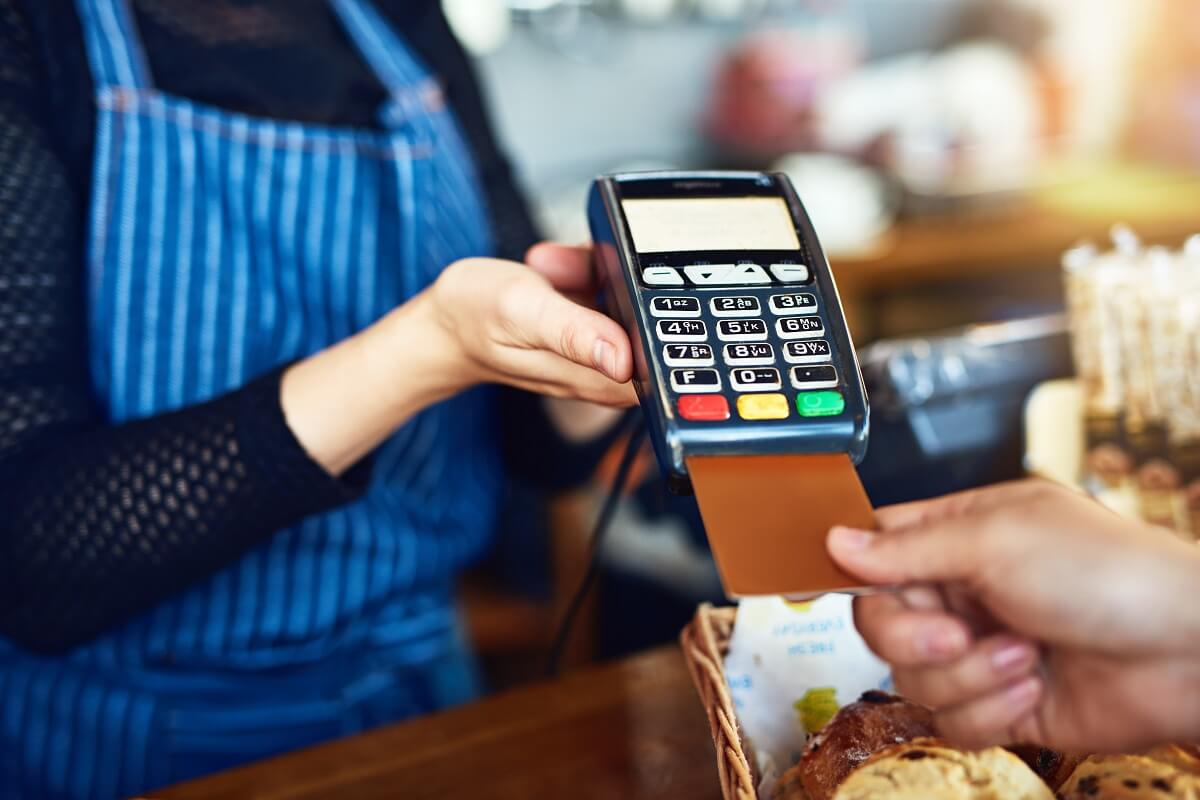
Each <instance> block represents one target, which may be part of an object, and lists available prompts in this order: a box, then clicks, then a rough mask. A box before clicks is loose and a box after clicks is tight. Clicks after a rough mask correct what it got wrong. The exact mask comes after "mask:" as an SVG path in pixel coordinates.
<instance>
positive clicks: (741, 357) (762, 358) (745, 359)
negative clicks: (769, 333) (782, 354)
mask: <svg viewBox="0 0 1200 800" xmlns="http://www.w3.org/2000/svg"><path fill="white" fill-rule="evenodd" d="M724 356H725V363H726V364H728V365H729V366H731V367H767V366H770V365H771V364H774V363H775V348H774V347H771V345H769V344H767V343H766V342H750V343H748V344H727V345H725V352H724Z"/></svg>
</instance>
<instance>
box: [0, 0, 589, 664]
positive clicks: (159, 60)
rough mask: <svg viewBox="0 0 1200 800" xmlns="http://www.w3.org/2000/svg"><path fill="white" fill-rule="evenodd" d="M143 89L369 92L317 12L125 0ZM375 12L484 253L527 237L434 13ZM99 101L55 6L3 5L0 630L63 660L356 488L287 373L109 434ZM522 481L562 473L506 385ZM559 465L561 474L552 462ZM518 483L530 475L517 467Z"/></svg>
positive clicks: (318, 0) (426, 7)
mask: <svg viewBox="0 0 1200 800" xmlns="http://www.w3.org/2000/svg"><path fill="white" fill-rule="evenodd" d="M132 5H133V10H134V20H135V23H136V26H137V28H138V30H139V33H140V36H141V38H142V41H143V42H144V45H145V48H146V51H147V56H148V60H149V64H150V70H151V73H152V74H153V75H154V79H155V82H156V85H157V86H158V87H159V88H160V89H162V90H163V91H166V92H169V93H172V94H175V95H181V96H184V97H188V98H191V99H193V100H196V101H199V102H204V103H208V104H211V105H215V106H220V107H223V108H226V109H230V110H233V111H238V112H242V113H247V114H254V115H258V116H263V117H272V118H278V119H290V120H299V121H305V122H313V123H324V124H336V125H348V126H360V127H373V126H375V125H376V124H377V123H376V110H377V108H378V107H379V106H380V105H381V104H382V103H383V101H384V99H385V92H384V89H383V88H382V87H381V86H380V85H379V84H378V83H377V81H376V79H375V77H374V75H373V73H372V72H371V71H370V70H369V69H368V68H367V66H366V65H365V64H364V63H362V62H361V60H360V58H359V55H358V53H357V51H356V50H355V49H354V48H353V47H352V46H351V45H350V42H349V41H348V39H347V38H346V35H345V33H344V32H343V30H342V28H341V27H340V24H339V22H338V21H337V18H336V16H335V15H334V13H333V12H332V10H331V9H330V8H329V7H328V5H327V3H326V0H204V2H196V0H132ZM378 6H379V7H380V9H381V10H382V11H383V12H384V13H385V14H386V15H387V16H388V17H389V18H390V21H391V22H392V23H393V24H394V25H395V26H396V28H397V30H398V31H400V32H401V34H402V35H403V36H404V37H405V38H406V39H407V41H408V42H409V43H410V45H412V46H413V47H414V48H415V49H416V50H417V51H418V52H419V54H420V55H421V56H422V57H423V58H424V60H425V61H426V62H427V63H428V64H429V65H430V66H431V68H432V69H433V71H434V72H435V73H437V74H438V75H439V77H440V79H441V80H442V82H443V84H444V88H445V90H446V95H447V97H448V99H449V101H450V103H451V106H452V108H453V109H454V111H455V112H456V115H457V117H458V119H459V120H460V122H461V124H462V127H463V129H464V132H465V134H466V137H467V140H468V142H469V143H470V145H471V148H472V150H473V153H474V156H475V158H476V160H477V163H478V169H479V174H480V176H481V180H482V182H483V184H484V188H485V193H486V197H487V200H488V204H489V208H490V211H491V215H492V218H493V223H494V227H495V231H496V238H497V240H498V242H499V249H500V254H501V255H504V256H507V257H517V258H519V257H520V254H521V253H523V251H524V250H525V248H526V247H527V246H528V245H529V244H531V243H532V242H533V241H534V240H535V231H534V226H533V224H532V223H531V221H530V217H529V214H528V213H527V209H526V206H525V204H524V202H523V200H522V198H521V196H520V194H519V193H518V191H517V189H516V187H515V185H514V182H513V179H512V175H511V170H510V168H509V165H508V163H507V161H506V160H505V158H504V157H503V155H502V154H501V152H500V150H499V148H498V147H497V144H496V141H495V138H494V137H493V134H492V131H491V129H490V127H489V125H488V122H487V120H486V118H485V112H484V107H483V103H482V100H481V98H480V94H479V90H478V87H477V84H476V81H475V79H474V77H473V75H472V72H471V67H470V64H469V62H468V60H467V58H466V57H465V55H464V53H463V52H462V50H461V49H460V47H459V46H458V44H457V42H456V41H455V39H454V37H453V35H452V34H451V32H450V30H449V29H448V27H447V25H446V23H445V20H444V19H443V18H442V16H441V14H440V11H439V10H438V4H437V3H436V2H414V1H413V0H379V2H378ZM94 124H95V104H94V99H93V87H92V80H91V76H90V73H89V70H88V67H87V61H86V58H85V52H84V43H83V39H82V33H81V30H80V25H79V21H78V18H77V16H76V13H75V10H74V5H73V3H72V2H71V0H0V635H3V636H5V637H7V638H9V639H10V640H11V641H14V642H16V643H18V644H20V645H22V646H25V647H28V648H31V649H35V650H59V649H64V648H69V647H71V646H73V645H75V644H77V643H80V642H83V641H86V640H87V639H89V638H90V637H91V636H94V635H95V634H97V633H99V632H101V631H103V630H104V629H106V628H108V627H110V626H113V625H115V624H117V623H119V622H122V621H124V620H125V619H128V618H129V617H131V616H133V615H135V614H137V613H139V612H141V611H144V610H146V609H148V608H150V607H152V606H153V605H154V604H156V603H158V602H160V601H162V600H163V599H165V598H166V597H168V596H169V595H171V594H172V593H174V592H177V591H179V590H180V589H181V588H183V587H184V586H186V585H187V584H189V583H191V582H193V581H195V580H197V579H199V578H201V577H203V576H205V575H207V574H209V573H211V572H213V571H215V570H217V569H218V568H220V567H222V566H224V565H225V564H227V563H229V562H230V561H232V560H234V559H236V558H237V557H238V556H240V555H241V554H243V553H245V552H246V551H247V550H249V549H250V548H251V547H253V546H254V545H256V544H258V543H259V542H261V541H262V540H263V539H264V538H265V537H267V536H269V535H270V534H271V533H272V532H274V531H276V530H278V529H280V528H283V527H286V526H288V525H290V524H292V523H294V522H296V521H298V520H300V519H301V518H302V517H305V516H307V515H309V514H313V513H316V512H319V511H322V510H325V509H328V508H331V507H333V506H336V505H337V504H340V503H344V502H347V501H349V500H351V499H353V498H354V497H356V496H357V495H358V493H359V492H361V490H362V489H363V487H364V485H365V477H366V474H367V473H368V472H369V464H365V465H361V466H360V467H356V468H355V469H353V470H351V472H350V473H348V474H347V475H346V476H343V477H342V478H340V479H339V478H334V477H331V476H330V475H329V474H328V473H326V472H325V471H324V470H323V469H322V468H321V467H320V466H319V465H318V464H317V463H315V462H314V461H312V459H311V458H310V457H309V456H308V455H307V454H306V453H305V451H304V449H303V448H302V446H301V445H300V443H299V442H298V441H297V440H296V438H295V436H294V435H293V434H292V432H291V430H290V429H289V428H288V426H287V424H286V422H285V420H284V415H283V411H282V408H281V405H280V399H279V380H280V375H281V374H282V370H277V371H275V372H273V373H271V374H267V375H263V376H261V377H259V378H257V379H255V380H254V381H252V382H250V383H249V384H248V385H246V386H245V387H243V388H241V389H239V390H236V391H233V392H231V393H229V394H226V395H223V396H220V397H217V398H215V399H213V400H211V401H209V402H206V403H203V404H200V405H197V406H192V407H187V408H183V409H180V410H177V411H174V412H172V413H168V414H163V415H160V416H155V417H151V418H147V419H142V420H138V421H134V422H129V423H126V424H121V425H113V424H111V423H110V422H109V421H108V420H107V419H106V418H105V414H104V411H103V409H102V408H101V406H100V405H99V404H98V402H97V399H96V397H95V393H94V391H93V387H92V384H91V380H90V376H89V372H88V367H87V360H86V352H87V341H86V335H87V331H86V321H85V320H86V313H85V307H84V291H83V283H84V255H83V241H82V238H81V231H83V230H86V222H85V218H86V215H87V213H88V203H87V199H88V197H89V193H90V186H89V183H90V176H91V157H92V149H93V138H94V130H93V129H94ZM501 407H502V409H503V414H502V420H503V425H504V428H505V430H504V439H505V440H506V441H508V442H512V443H517V444H518V445H519V447H517V448H515V449H516V451H517V452H518V453H524V454H528V453H531V452H538V453H541V454H542V457H541V458H537V459H530V458H528V457H525V458H515V459H514V462H515V463H516V465H517V466H518V467H525V468H526V472H531V471H535V470H536V468H537V466H538V465H539V464H543V463H544V464H546V465H548V466H549V467H550V469H547V470H544V471H543V474H542V476H541V477H545V476H548V475H553V476H555V478H557V479H558V480H560V481H561V480H563V479H566V480H571V479H573V478H578V477H580V475H581V474H582V472H584V471H586V470H587V468H588V462H589V461H590V459H591V457H592V456H593V455H594V453H593V452H591V451H592V450H594V449H595V448H584V449H583V450H584V451H585V452H579V450H578V449H576V450H574V451H573V450H572V449H571V448H569V447H568V446H567V445H566V444H565V443H564V442H563V441H562V440H561V439H559V438H558V437H557V435H556V434H555V433H554V432H553V431H552V429H551V426H550V425H549V423H548V421H547V420H546V418H545V415H544V413H542V411H541V406H540V403H538V402H537V401H536V398H533V397H531V396H528V395H523V394H520V393H516V392H510V393H508V395H507V396H505V398H504V402H503V403H502V404H501ZM567 462H570V463H567ZM534 477H535V478H536V477H538V476H534Z"/></svg>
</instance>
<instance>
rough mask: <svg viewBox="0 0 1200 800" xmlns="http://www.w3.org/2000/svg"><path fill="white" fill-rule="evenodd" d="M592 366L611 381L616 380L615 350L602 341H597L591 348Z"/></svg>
mask: <svg viewBox="0 0 1200 800" xmlns="http://www.w3.org/2000/svg"><path fill="white" fill-rule="evenodd" d="M592 364H594V365H595V367H596V369H598V370H600V371H601V372H603V373H604V374H605V375H607V376H608V377H610V378H612V379H613V380H616V379H617V348H615V347H613V346H612V345H611V344H609V343H608V342H606V341H604V340H603V339H597V340H596V345H595V347H593V348H592Z"/></svg>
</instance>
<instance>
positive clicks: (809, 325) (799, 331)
mask: <svg viewBox="0 0 1200 800" xmlns="http://www.w3.org/2000/svg"><path fill="white" fill-rule="evenodd" d="M659 324H660V325H661V324H662V323H659ZM775 332H776V333H778V334H779V338H780V339H817V338H820V337H821V336H823V335H824V334H825V326H824V325H822V324H821V320H820V318H819V317H784V318H782V319H777V320H775Z"/></svg>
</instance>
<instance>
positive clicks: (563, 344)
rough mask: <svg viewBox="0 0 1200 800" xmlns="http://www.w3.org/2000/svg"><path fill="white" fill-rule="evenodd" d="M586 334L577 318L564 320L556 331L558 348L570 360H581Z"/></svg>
mask: <svg viewBox="0 0 1200 800" xmlns="http://www.w3.org/2000/svg"><path fill="white" fill-rule="evenodd" d="M585 336H586V333H585V331H584V330H583V326H581V325H580V324H579V321H578V320H573V319H569V320H565V321H564V322H563V324H562V327H561V328H560V329H559V332H558V349H559V352H560V353H562V354H563V355H564V356H566V357H567V358H569V359H571V360H572V361H577V362H581V363H582V362H583V360H584V359H583V341H584V338H585Z"/></svg>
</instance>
